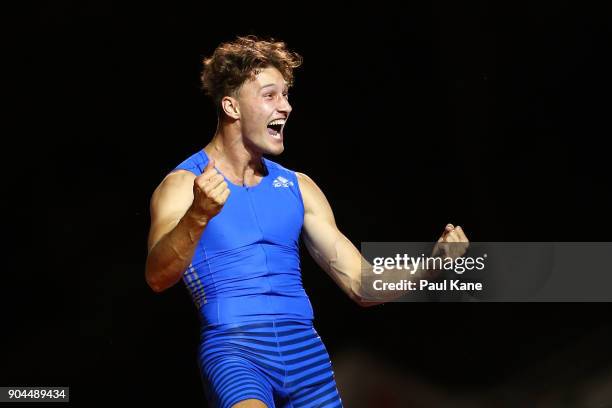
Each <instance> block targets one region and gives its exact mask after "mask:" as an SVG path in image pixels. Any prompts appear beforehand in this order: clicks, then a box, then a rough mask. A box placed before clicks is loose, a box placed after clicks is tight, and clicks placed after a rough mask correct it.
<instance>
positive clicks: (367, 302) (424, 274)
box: [358, 258, 437, 306]
mask: <svg viewBox="0 0 612 408" xmlns="http://www.w3.org/2000/svg"><path fill="white" fill-rule="evenodd" d="M436 275H437V273H436V271H434V270H427V269H425V268H423V266H422V265H417V267H416V269H415V268H414V266H413V265H411V266H410V267H408V268H397V267H396V268H390V269H385V271H384V272H383V273H380V274H379V273H375V272H374V268H373V266H372V265H371V264H370V263H369V262H368V261H366V260H365V259H364V258H362V267H361V273H360V278H359V285H358V291H359V292H358V295H359V297H360V299H361V302H362V303H364V306H372V305H377V304H381V303H386V302H390V301H393V300H397V299H398V298H400V297H403V296H405V295H406V294H407V293H411V292H409V291H403V290H390V289H389V288H387V287H386V286H385V284H396V283H403V284H405V285H407V284H408V282H415V284H416V285H418V282H419V280H420V279H431V278H434V277H435V276H436ZM413 285H414V284H413Z"/></svg>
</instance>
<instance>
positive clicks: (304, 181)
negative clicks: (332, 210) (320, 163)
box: [295, 171, 329, 213]
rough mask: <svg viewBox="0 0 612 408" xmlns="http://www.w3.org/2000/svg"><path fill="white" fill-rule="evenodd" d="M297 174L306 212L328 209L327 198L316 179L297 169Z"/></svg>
mask: <svg viewBox="0 0 612 408" xmlns="http://www.w3.org/2000/svg"><path fill="white" fill-rule="evenodd" d="M295 174H296V176H297V179H298V184H299V186H300V191H301V193H302V200H303V202H304V210H305V211H306V213H311V212H317V213H318V212H321V210H325V211H327V209H328V208H329V203H328V201H327V198H326V197H325V194H324V193H323V191H322V190H321V189H320V188H319V186H318V185H317V184H316V183H315V182H314V180H313V179H312V178H310V177H309V176H308V175H306V174H304V173H299V172H297V171H296V172H295Z"/></svg>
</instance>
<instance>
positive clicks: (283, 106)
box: [278, 96, 293, 114]
mask: <svg viewBox="0 0 612 408" xmlns="http://www.w3.org/2000/svg"><path fill="white" fill-rule="evenodd" d="M280 99H281V101H280V104H279V106H278V111H279V112H284V113H287V114H289V113H290V112H291V111H292V110H293V108H292V107H291V104H290V103H289V100H288V99H287V98H286V97H284V96H281V98H280Z"/></svg>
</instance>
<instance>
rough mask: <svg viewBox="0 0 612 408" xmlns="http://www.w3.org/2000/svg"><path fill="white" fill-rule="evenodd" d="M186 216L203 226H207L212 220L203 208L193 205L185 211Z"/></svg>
mask: <svg viewBox="0 0 612 408" xmlns="http://www.w3.org/2000/svg"><path fill="white" fill-rule="evenodd" d="M185 216H186V217H187V218H188V219H189V220H190V221H191V222H192V223H194V224H195V225H197V226H199V227H202V228H203V227H205V226H206V224H208V222H209V221H210V217H209V216H208V215H207V214H205V213H203V212H202V211H201V210H199V209H197V208H196V207H194V206H193V205H192V206H191V207H189V209H188V210H187V212H186V213H185Z"/></svg>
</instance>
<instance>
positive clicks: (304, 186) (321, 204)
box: [298, 173, 343, 263]
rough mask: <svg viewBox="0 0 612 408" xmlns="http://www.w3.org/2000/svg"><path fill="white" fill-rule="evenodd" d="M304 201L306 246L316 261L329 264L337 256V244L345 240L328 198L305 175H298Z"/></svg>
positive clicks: (304, 236)
mask: <svg viewBox="0 0 612 408" xmlns="http://www.w3.org/2000/svg"><path fill="white" fill-rule="evenodd" d="M298 182H299V185H300V190H301V191H302V199H303V201H304V227H303V238H304V244H305V245H306V248H307V249H308V251H309V252H310V253H311V255H313V257H315V259H317V258H319V259H318V260H321V261H324V262H325V263H327V262H329V261H330V260H331V259H333V258H334V257H335V256H336V249H335V246H336V243H337V242H338V240H340V239H342V238H343V235H342V233H341V232H340V231H339V230H338V227H337V226H336V220H335V218H334V214H333V211H332V208H331V206H330V205H329V202H328V201H327V198H326V197H325V195H324V194H323V192H322V191H321V189H320V188H319V187H318V186H317V185H316V184H315V183H314V182H313V181H312V180H311V179H310V178H309V177H308V176H306V175H305V174H301V173H298Z"/></svg>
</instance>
